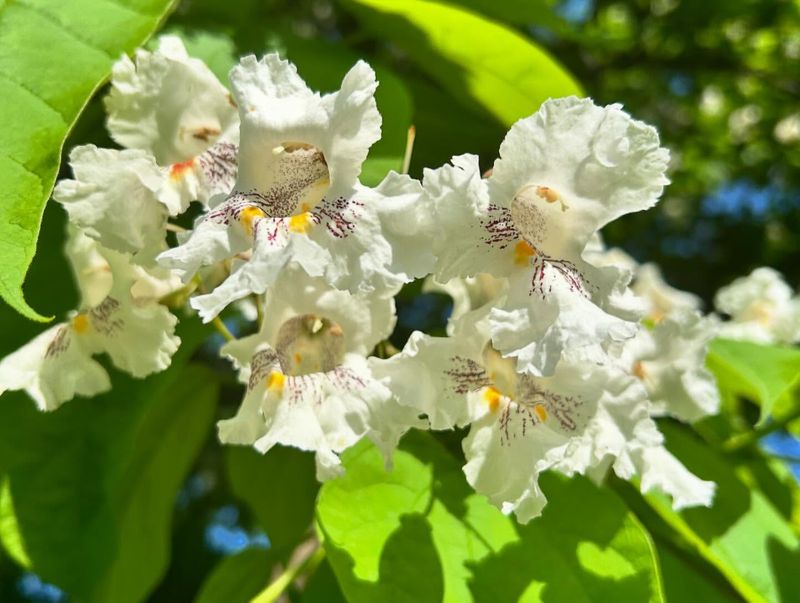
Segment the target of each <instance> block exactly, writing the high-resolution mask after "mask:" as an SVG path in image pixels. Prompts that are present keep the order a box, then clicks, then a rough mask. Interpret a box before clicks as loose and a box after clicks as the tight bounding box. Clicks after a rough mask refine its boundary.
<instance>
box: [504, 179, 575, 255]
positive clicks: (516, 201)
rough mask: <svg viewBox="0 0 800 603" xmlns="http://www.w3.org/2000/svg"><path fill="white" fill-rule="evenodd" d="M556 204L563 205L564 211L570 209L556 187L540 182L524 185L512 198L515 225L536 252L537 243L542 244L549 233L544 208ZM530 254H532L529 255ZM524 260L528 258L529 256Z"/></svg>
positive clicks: (512, 216) (512, 218)
mask: <svg viewBox="0 0 800 603" xmlns="http://www.w3.org/2000/svg"><path fill="white" fill-rule="evenodd" d="M555 204H558V205H559V206H560V207H561V211H562V212H565V211H567V209H569V206H568V205H567V204H566V203H565V202H564V200H563V199H562V198H561V195H559V194H558V193H557V192H556V191H555V190H554V189H552V188H550V187H549V186H540V185H538V184H528V185H526V186H524V187H522V188H521V189H520V190H519V192H517V194H516V195H514V198H513V199H512V200H511V220H512V221H513V222H514V227H515V228H516V229H517V231H519V233H520V234H521V235H522V237H523V239H524V242H527V243H528V245H529V247H530V248H531V250H532V251H533V252H534V253H535V247H536V245H541V244H542V242H543V241H544V239H545V236H546V235H547V224H548V220H547V218H546V217H545V213H544V212H543V211H542V209H543V208H546V207H547V206H551V205H555ZM530 255H532V254H529V255H528V257H530ZM517 258H519V256H517ZM523 260H527V257H525V258H523Z"/></svg>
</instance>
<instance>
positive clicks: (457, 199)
mask: <svg viewBox="0 0 800 603" xmlns="http://www.w3.org/2000/svg"><path fill="white" fill-rule="evenodd" d="M423 186H424V188H425V192H426V193H427V195H428V196H430V198H431V200H432V202H433V205H434V208H435V215H436V217H435V222H436V224H435V227H436V229H437V231H438V234H437V236H436V237H435V238H434V240H433V251H434V253H435V255H436V257H437V264H436V278H437V279H438V280H440V281H446V280H449V279H451V278H455V277H458V276H474V275H475V274H478V273H479V272H488V273H491V274H492V275H494V276H504V275H507V274H509V272H510V271H511V270H512V269H513V267H514V257H515V245H516V244H517V242H518V241H519V239H520V235H519V233H518V232H517V230H516V229H515V227H514V225H513V223H511V221H510V220H511V218H510V214H508V211H507V210H506V209H504V208H502V207H497V206H496V205H494V204H493V203H491V202H490V200H489V189H488V186H487V183H486V181H485V180H484V179H482V178H481V172H480V167H479V165H478V157H476V156H475V155H460V156H458V157H453V159H452V164H451V165H444V166H442V167H440V168H439V169H437V170H430V169H426V170H425V177H424V180H423Z"/></svg>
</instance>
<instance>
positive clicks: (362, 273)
mask: <svg viewBox="0 0 800 603" xmlns="http://www.w3.org/2000/svg"><path fill="white" fill-rule="evenodd" d="M231 81H232V82H233V90H234V95H235V98H236V102H237V103H238V105H239V110H240V112H241V147H240V151H239V173H238V178H237V181H236V186H235V187H234V190H233V192H232V193H231V194H230V195H228V196H227V197H226V198H224V199H219V200H217V201H216V202H214V203H212V208H211V211H209V213H208V214H206V215H205V216H203V217H202V218H200V219H199V220H198V222H197V223H196V225H195V229H194V231H193V232H192V234H191V236H190V237H189V238H188V239H187V240H185V241H184V242H183V244H182V245H180V246H179V247H177V248H175V249H172V250H170V251H168V252H166V253H164V254H162V256H161V257H160V260H159V261H161V262H162V263H163V264H164V265H166V266H169V267H172V268H175V269H176V270H179V271H180V272H181V273H182V274H183V276H184V278H185V279H188V278H190V277H191V276H192V275H193V274H194V273H195V272H196V271H197V269H198V268H200V267H201V266H204V265H209V264H213V263H215V262H218V261H221V260H226V259H228V258H231V257H234V256H237V255H238V256H239V259H244V260H245V261H243V262H238V263H237V264H236V265H235V269H234V271H233V272H232V274H231V276H230V277H229V278H228V279H227V280H226V281H225V282H224V283H223V284H222V285H220V286H219V287H217V289H216V290H215V291H214V292H212V293H211V294H208V295H204V296H199V297H196V298H194V299H193V300H192V305H193V306H194V307H195V308H197V309H198V310H199V312H200V314H201V315H202V316H203V317H204V318H205V319H206V320H209V319H210V318H211V317H213V316H214V315H215V314H217V313H218V312H220V311H221V310H222V309H223V308H224V307H225V306H226V305H227V304H229V303H230V302H231V301H233V300H235V299H239V298H241V297H243V296H245V295H248V294H250V293H263V292H264V291H265V290H266V289H267V287H269V286H270V285H271V284H272V283H273V282H274V281H275V279H276V278H278V276H279V275H280V273H281V271H282V270H283V269H284V267H285V266H286V265H287V264H288V263H289V262H290V261H294V262H296V263H297V264H299V265H300V266H302V267H303V269H304V270H305V271H306V272H308V274H310V275H312V276H324V278H325V280H326V281H327V282H328V283H330V284H332V285H334V286H336V287H338V288H342V289H347V290H350V291H371V290H374V289H384V290H391V289H395V290H396V289H398V288H399V287H400V286H401V285H402V284H403V283H404V282H407V281H409V280H411V279H413V278H414V277H416V276H422V275H424V274H426V273H427V271H428V270H429V268H430V264H431V263H432V255H431V253H430V252H429V251H428V247H427V245H426V244H425V241H426V239H427V238H428V237H429V236H430V226H429V223H428V222H429V221H428V219H427V218H426V216H427V212H426V211H425V209H424V207H423V206H422V201H421V199H422V189H421V186H420V185H419V183H417V182H415V181H413V180H411V179H410V178H408V177H406V176H400V175H398V174H394V173H391V174H390V175H389V176H387V178H386V179H385V180H384V181H383V183H381V185H380V186H378V187H377V188H375V189H370V188H366V187H364V186H362V185H360V184H359V183H358V180H357V178H358V175H359V173H360V171H361V165H362V163H363V162H364V160H365V159H366V157H367V152H368V150H369V148H370V146H371V145H372V144H373V143H374V142H375V141H376V140H378V138H379V137H380V124H381V117H380V114H379V113H378V110H377V107H376V105H375V99H374V96H373V95H374V91H375V88H376V86H377V82H376V81H375V74H374V72H373V71H372V69H371V68H370V67H369V66H368V65H367V64H366V63H363V62H359V63H357V64H356V65H355V66H354V67H353V68H352V69H351V70H350V71H349V72H348V73H347V74H346V75H345V77H344V79H343V81H342V85H341V89H340V90H339V91H338V92H335V93H332V94H326V95H324V96H320V95H319V94H318V93H315V92H312V91H311V90H310V89H309V88H308V87H307V86H306V84H305V82H303V80H302V79H300V77H299V76H298V75H297V71H296V69H295V67H294V66H293V65H292V64H291V63H289V62H287V61H284V60H281V59H280V58H279V57H278V56H277V55H275V54H269V55H267V56H265V57H264V58H263V59H262V60H261V61H256V59H255V57H252V56H250V57H245V58H243V59H242V61H241V63H240V64H239V65H238V66H237V67H235V68H234V69H233V70H232V71H231ZM421 243H422V244H421ZM251 248H252V252H251V253H247V255H243V254H245V253H246V252H248V250H250V249H251Z"/></svg>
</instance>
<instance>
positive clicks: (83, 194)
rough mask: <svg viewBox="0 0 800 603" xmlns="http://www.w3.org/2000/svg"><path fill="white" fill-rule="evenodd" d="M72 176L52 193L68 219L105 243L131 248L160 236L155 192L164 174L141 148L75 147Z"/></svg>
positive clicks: (162, 213)
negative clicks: (73, 178) (119, 149)
mask: <svg viewBox="0 0 800 603" xmlns="http://www.w3.org/2000/svg"><path fill="white" fill-rule="evenodd" d="M69 158H70V159H69V161H70V165H71V166H72V172H73V174H74V176H75V180H62V181H60V182H59V183H58V185H57V186H56V188H55V190H54V191H53V198H54V199H55V200H56V201H58V202H59V203H62V204H63V205H64V208H65V209H66V210H67V213H68V214H69V219H70V221H71V222H72V223H73V224H75V225H77V226H79V227H80V228H82V229H83V230H84V231H85V232H86V234H87V235H89V236H90V237H92V238H93V239H96V240H97V241H99V242H100V244H102V245H103V246H104V247H107V248H109V249H114V250H117V251H122V252H129V253H136V252H138V251H141V250H143V249H145V248H146V247H149V246H157V245H159V244H160V243H161V241H162V240H163V239H164V235H165V230H164V224H165V222H166V219H167V211H166V209H165V207H164V206H163V205H162V204H161V203H160V202H159V201H158V199H157V197H156V195H157V192H158V190H159V189H160V188H161V186H162V183H163V180H164V175H163V174H162V172H161V170H159V169H158V167H157V166H156V164H155V163H154V161H153V159H152V157H151V156H150V155H148V154H147V153H146V152H144V151H139V150H123V151H116V150H113V149H98V148H97V147H95V146H94V145H85V146H81V147H75V148H74V149H73V150H72V152H71V153H70V156H69Z"/></svg>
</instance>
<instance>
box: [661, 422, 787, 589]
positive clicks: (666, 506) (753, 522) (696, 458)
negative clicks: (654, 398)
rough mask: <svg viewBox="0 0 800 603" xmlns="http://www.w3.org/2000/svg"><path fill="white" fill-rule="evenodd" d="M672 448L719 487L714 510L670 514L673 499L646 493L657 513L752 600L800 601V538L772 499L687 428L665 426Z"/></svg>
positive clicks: (695, 509)
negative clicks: (749, 482) (741, 477)
mask: <svg viewBox="0 0 800 603" xmlns="http://www.w3.org/2000/svg"><path fill="white" fill-rule="evenodd" d="M662 431H663V432H664V434H665V435H666V436H667V440H668V445H669V448H670V450H671V451H672V452H673V453H674V454H675V455H676V456H677V457H678V458H679V459H680V460H681V461H682V462H683V463H684V464H685V465H686V466H687V467H688V468H689V470H690V471H691V472H692V473H694V474H695V475H697V476H699V477H700V478H702V479H707V480H712V481H714V482H716V484H717V493H716V497H715V502H714V505H713V507H711V508H708V509H707V508H694V509H686V510H684V511H681V512H675V511H673V510H672V507H671V505H670V502H669V500H668V499H667V498H666V497H663V496H659V495H648V496H647V497H646V498H647V501H648V503H649V504H650V505H651V507H652V509H654V510H655V511H656V512H657V514H658V515H659V516H660V517H661V519H663V520H664V521H665V522H666V523H667V524H668V525H669V526H671V528H672V529H674V530H675V531H676V533H677V534H678V535H680V536H681V537H682V538H684V539H685V540H686V541H687V543H688V546H691V547H692V548H694V549H695V550H696V551H697V552H698V553H699V554H700V555H701V556H702V557H703V558H705V559H706V560H708V561H709V562H710V563H711V564H712V565H714V566H715V567H716V568H717V569H718V570H719V571H720V572H721V573H722V574H723V575H724V576H725V577H726V578H727V580H728V581H729V582H730V584H731V585H732V586H733V587H734V588H735V589H736V590H737V591H738V592H739V594H740V595H741V596H743V597H744V598H745V599H747V600H749V601H778V600H782V601H792V600H796V599H797V598H798V597H800V575H798V573H797V572H796V571H795V570H793V569H792V568H796V567H797V564H798V563H800V540H798V537H797V535H796V534H795V533H794V531H793V529H792V526H791V525H790V523H789V522H788V521H787V520H786V518H785V517H784V516H783V515H782V514H781V512H780V511H779V510H778V509H776V508H775V506H774V505H773V504H772V502H771V501H770V499H769V498H768V497H767V496H765V494H764V493H762V492H761V491H760V490H759V489H757V488H756V487H754V485H753V484H751V485H748V484H745V483H744V482H743V481H742V480H741V479H740V478H739V477H738V475H737V473H736V469H735V465H734V464H733V463H732V461H731V459H727V458H725V457H724V456H723V455H722V454H721V453H718V452H716V451H714V450H713V449H711V448H710V447H709V446H708V445H706V444H704V443H702V442H701V441H700V440H699V439H697V438H696V437H694V436H692V435H691V433H689V432H688V431H687V430H685V429H683V428H681V427H679V426H675V425H673V424H669V423H668V424H664V425H663V426H662Z"/></svg>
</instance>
